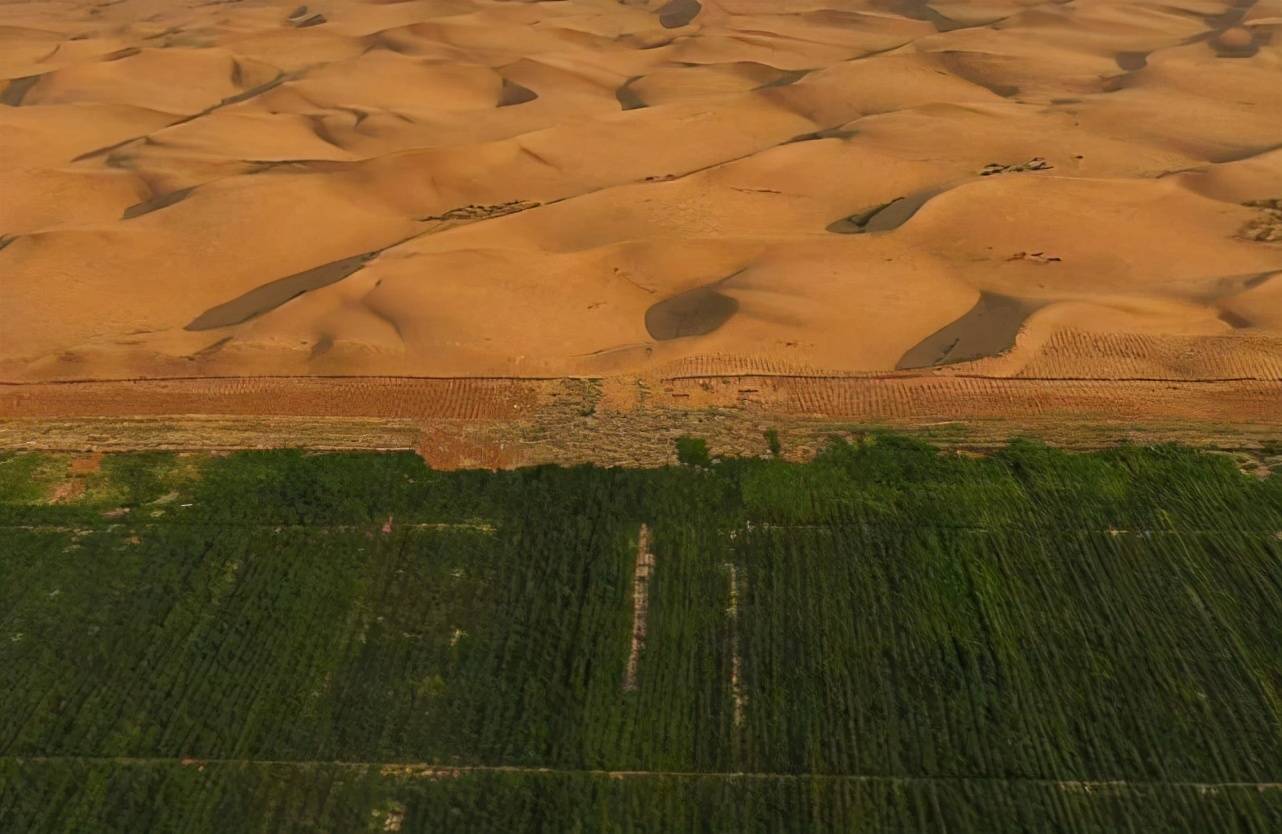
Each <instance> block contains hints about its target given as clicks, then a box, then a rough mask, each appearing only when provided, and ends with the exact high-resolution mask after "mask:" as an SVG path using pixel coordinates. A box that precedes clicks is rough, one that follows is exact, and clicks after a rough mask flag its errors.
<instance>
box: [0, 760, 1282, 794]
mask: <svg viewBox="0 0 1282 834" xmlns="http://www.w3.org/2000/svg"><path fill="white" fill-rule="evenodd" d="M0 761H5V762H12V763H14V764H16V765H19V766H20V765H24V764H57V763H61V762H100V763H108V764H116V765H122V766H128V767H157V766H161V767H164V766H170V765H183V766H188V767H206V766H215V767H218V766H230V767H245V766H252V765H256V766H262V767H298V768H309V767H315V766H317V765H323V766H327V767H344V768H357V769H361V770H367V769H379V770H382V771H385V774H386V775H401V776H422V777H425V778H439V777H450V776H454V777H457V776H460V775H463V774H467V773H532V774H567V775H570V774H573V775H582V776H604V777H608V778H613V779H652V778H653V779H666V778H679V779H761V780H783V781H801V780H809V781H816V782H821V781H823V782H889V783H893V784H912V783H932V784H943V783H948V784H966V783H975V782H983V783H989V782H1006V783H1011V784H1026V785H1030V784H1031V785H1049V786H1052V787H1056V788H1060V789H1062V790H1065V791H1074V792H1079V791H1080V792H1090V791H1095V790H1101V789H1105V790H1107V789H1123V790H1124V789H1126V788H1130V787H1168V788H1189V789H1193V790H1198V791H1202V792H1211V791H1214V790H1215V789H1217V788H1222V789H1223V788H1244V789H1250V790H1258V791H1261V792H1264V791H1269V792H1272V791H1282V782H1250V781H1225V782H1186V781H1169V780H1161V779H1045V778H1039V777H1029V776H900V775H896V774H889V773H786V772H784V773H771V772H762V771H712V770H706V771H705V770H594V769H590V768H581V769H580V768H564V767H543V766H539V765H454V764H434V763H431V762H360V761H344V760H341V759H220V758H210V759H200V758H194V757H186V758H162V757H137V756H0Z"/></svg>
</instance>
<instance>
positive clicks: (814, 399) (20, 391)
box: [0, 374, 1282, 468]
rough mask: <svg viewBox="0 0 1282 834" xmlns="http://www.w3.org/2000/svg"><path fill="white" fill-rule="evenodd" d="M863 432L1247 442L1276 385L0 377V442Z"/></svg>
mask: <svg viewBox="0 0 1282 834" xmlns="http://www.w3.org/2000/svg"><path fill="white" fill-rule="evenodd" d="M871 427H884V428H893V429H896V430H901V431H910V432H913V433H915V434H918V435H920V436H922V437H923V438H925V439H927V440H930V441H935V442H939V443H940V444H942V445H949V446H958V447H973V448H985V447H991V446H993V445H997V444H1000V443H1003V442H1005V441H1006V440H1007V439H1008V438H1010V437H1011V436H1018V435H1023V436H1035V437H1040V438H1042V439H1044V440H1046V441H1047V442H1050V443H1054V444H1057V445H1063V446H1067V447H1073V448H1098V447H1102V446H1108V445H1112V444H1115V443H1117V442H1120V441H1135V442H1165V441H1179V442H1185V443H1195V444H1199V445H1204V446H1209V447H1213V448H1225V449H1254V448H1258V446H1259V445H1260V444H1261V443H1262V442H1267V441H1273V440H1276V439H1277V438H1278V437H1279V436H1282V380H1275V379H1205V380H1198V381H1191V380H1170V379H1137V378H1133V379H1048V378H1040V379H1029V378H1023V377H1020V378H1010V377H981V376H961V375H949V374H892V375H885V376H824V377H817V376H791V375H770V374H739V375H733V376H725V375H722V376H716V375H690V376H670V377H636V378H624V379H620V378H610V379H574V378H567V379H497V378H468V379H459V378H456V379H429V378H404V377H402V378H396V377H343V378H315V377H303V378H299V377H279V378H266V377H255V378H231V379H166V380H133V381H111V382H106V381H101V382H100V381H89V382H73V383H48V382H41V383H20V384H4V385H0V449H44V450H123V449H178V450H216V449H239V448H275V447H296V448H311V449H416V450H417V451H419V452H420V453H421V454H422V455H423V456H424V457H425V458H426V459H427V461H428V462H429V463H430V464H432V465H433V466H436V467H442V468H449V467H478V466H479V467H487V468H503V467H511V466H521V465H532V464H540V463H562V464H573V463H582V462H595V463H599V464H603V465H632V466H659V465H664V464H667V463H671V462H673V460H674V453H673V443H674V441H675V439H676V438H677V437H680V436H682V435H696V436H700V437H704V438H707V440H708V442H709V446H710V448H711V449H712V451H713V452H714V453H716V454H736V455H760V454H764V453H765V452H766V442H765V439H764V437H763V432H764V431H765V430H767V429H770V428H773V429H776V430H777V431H778V432H779V435H780V439H781V441H782V445H783V448H784V452H785V455H786V456H788V457H791V458H796V459H804V458H807V457H809V456H811V455H813V453H814V452H815V451H816V450H818V449H819V448H821V447H822V446H823V445H824V444H825V443H826V442H827V440H828V438H829V437H831V436H833V435H843V434H849V433H853V432H859V431H866V430H867V429H869V428H871Z"/></svg>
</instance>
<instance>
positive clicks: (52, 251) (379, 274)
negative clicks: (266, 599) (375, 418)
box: [0, 0, 1282, 380]
mask: <svg viewBox="0 0 1282 834" xmlns="http://www.w3.org/2000/svg"><path fill="white" fill-rule="evenodd" d="M0 78H3V79H8V80H7V81H6V82H0V102H2V103H0V247H2V248H0V379H7V380H29V379H58V378H76V379H79V378H114V377H157V376H176V375H184V376H189V375H206V374H208V375H234V374H291V375H293V374H412V375H530V376H537V375H545V376H561V375H581V374H591V375H595V374H611V373H637V372H643V371H646V370H649V369H654V368H673V367H681V366H682V365H683V364H684V365H685V366H689V367H696V366H697V367H698V368H700V369H703V370H704V371H708V370H711V371H716V370H717V369H724V370H726V371H727V372H729V371H735V370H744V369H755V370H767V371H779V372H802V373H806V372H810V371H815V370H824V371H840V372H886V371H894V370H895V369H921V368H929V367H935V366H941V367H946V371H944V372H954V371H964V372H972V371H973V372H975V373H985V374H994V375H1010V374H1026V375H1046V376H1060V377H1062V376H1082V377H1108V376H1110V375H1114V376H1115V375H1125V374H1133V375H1136V376H1172V375H1173V376H1177V377H1179V376H1183V377H1189V378H1209V377H1237V376H1248V377H1264V378H1278V376H1279V369H1280V368H1282V0H1258V2H1254V3H1252V2H1226V0H1171V1H1170V2H1157V1H1156V0H1153V1H1150V0H1072V1H1071V2H1037V0H991V2H988V1H986V0H973V2H957V1H956V0H955V1H954V2H945V0H939V2H933V3H925V2H915V1H914V0H848V1H847V2H839V0H814V2H789V1H788V0H769V2H767V0H726V2H716V0H699V2H695V0H673V1H672V2H668V3H666V5H665V4H660V3H657V2H650V3H644V2H635V1H634V2H623V3H621V2H614V0H561V2H534V3H519V2H475V1H474V0H424V1H423V2H419V1H417V0H410V2H399V3H388V2H350V1H349V0H324V1H323V2H309V3H308V5H307V6H306V7H301V6H296V5H293V4H288V3H287V4H278V3H265V2H255V0H243V2H235V0H215V2H204V3H190V2H185V3H183V2H179V3H175V2H172V0H164V2H161V0H115V2H101V3H96V4H90V3H78V2H65V3H62V2H47V0H37V1H36V2H21V3H13V2H0ZM959 363H960V364H959Z"/></svg>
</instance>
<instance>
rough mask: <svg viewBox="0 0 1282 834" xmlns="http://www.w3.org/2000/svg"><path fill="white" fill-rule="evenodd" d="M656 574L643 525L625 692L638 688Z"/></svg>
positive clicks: (635, 574)
mask: <svg viewBox="0 0 1282 834" xmlns="http://www.w3.org/2000/svg"><path fill="white" fill-rule="evenodd" d="M653 572H654V552H653V551H652V550H651V549H650V528H649V527H647V526H646V525H644V524H642V525H641V530H640V532H638V533H637V562H636V568H635V569H634V572H633V574H632V648H631V650H630V651H629V653H628V669H627V672H626V673H625V675H624V678H623V689H624V691H625V692H631V691H634V690H635V689H636V688H637V666H638V665H639V664H640V662H641V649H643V648H644V647H645V630H646V617H647V615H648V614H649V611H650V575H651V574H652V573H653Z"/></svg>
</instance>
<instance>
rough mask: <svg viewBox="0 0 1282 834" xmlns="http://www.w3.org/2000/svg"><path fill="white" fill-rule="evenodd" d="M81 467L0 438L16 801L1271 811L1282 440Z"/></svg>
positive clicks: (939, 819)
mask: <svg viewBox="0 0 1282 834" xmlns="http://www.w3.org/2000/svg"><path fill="white" fill-rule="evenodd" d="M71 458H72V456H69V455H41V454H34V453H32V454H12V455H8V456H0V542H2V543H0V831H3V832H9V831H14V832H24V834H25V832H32V833H33V834H34V832H99V831H103V832H131V834H133V833H136V832H150V831H157V832H171V831H172V832H197V833H198V834H203V833H204V832H210V834H213V833H214V832H218V834H223V832H241V831H246V832H249V831H253V832H264V834H266V833H267V832H271V833H272V834H276V833H277V832H325V833H326V834H332V833H333V832H363V831H368V832H382V831H396V830H399V831H404V832H433V834H435V833H436V832H455V831H458V832H525V831H538V832H570V831H583V832H589V831H629V832H642V831H644V832H687V831H689V832H696V831H698V832H757V831H760V832H775V831H787V832H805V831H842V832H861V833H866V834H872V832H903V834H910V833H911V834H927V833H928V832H952V833H953V834H1005V833H1006V832H1038V834H1041V832H1046V833H1047V834H1050V832H1100V834H1103V833H1104V832H1135V834H1150V832H1184V831H1187V832H1260V834H1276V832H1279V831H1282V784H1279V783H1282V473H1280V474H1274V475H1272V476H1270V477H1267V478H1261V477H1257V476H1255V475H1248V474H1243V473H1242V472H1240V471H1239V470H1238V469H1237V467H1236V466H1235V463H1234V461H1233V460H1231V459H1230V458H1228V457H1225V456H1221V455H1213V454H1209V453H1198V452H1195V451H1192V450H1188V449H1181V448H1175V447H1159V448H1119V449H1115V450H1111V451H1107V452H1099V453H1093V454H1068V453H1063V452H1057V451H1054V450H1050V449H1047V448H1044V447H1041V446H1037V445H1034V444H1030V443H1015V444H1012V445H1011V446H1010V447H1008V448H1007V449H1005V450H1004V451H1001V452H999V453H995V454H992V455H989V456H987V457H982V458H977V457H972V456H962V455H957V454H951V453H940V452H938V451H936V450H935V449H933V448H931V447H927V446H923V445H918V444H916V443H914V442H911V441H908V440H905V439H902V438H896V437H892V436H881V435H875V436H869V437H867V438H865V439H864V440H863V441H861V442H859V443H856V444H854V445H848V444H837V445H835V446H833V447H832V448H831V449H830V450H829V451H828V452H826V453H825V454H823V455H822V456H821V457H820V458H819V459H818V460H816V461H815V462H813V463H809V464H804V465H802V464H792V463H785V462H783V461H777V460H754V461H717V462H714V463H712V464H710V465H707V466H681V467H673V468H669V469H664V470H647V471H634V470H607V469H598V468H591V467H581V468H573V469H562V468H553V467H547V468H535V469H525V470H518V471H514V472H499V473H487V472H460V473H445V472H433V471H430V470H428V469H427V468H425V466H424V465H423V463H422V461H421V460H420V459H419V458H417V457H415V456H413V455H409V454H373V453H371V454H314V455H309V454H303V453H299V452H245V453H236V454H230V455H224V456H200V455H171V454H125V455H109V456H107V457H105V458H103V459H102V460H101V462H100V467H98V468H95V466H94V465H92V464H90V465H86V464H84V463H83V462H80V463H75V464H74V465H73V461H72V460H71ZM643 525H644V527H645V529H646V530H647V531H648V534H647V538H648V542H649V546H648V552H649V553H650V554H652V557H653V568H652V572H650V573H649V574H647V576H648V580H646V579H645V578H643V579H642V580H641V582H640V584H638V580H637V578H636V573H637V571H636V567H637V563H638V541H639V537H640V536H641V531H642V526H643ZM637 588H641V589H642V591H643V597H644V604H640V600H638V599H634V594H635V589H637ZM638 621H639V622H640V623H641V624H642V625H643V629H642V632H643V634H642V635H641V636H640V637H638V638H637V640H638V642H637V652H636V655H635V656H636V665H635V667H634V668H632V669H630V668H629V663H630V656H631V655H632V654H633V641H634V626H635V625H636V624H637V623H638Z"/></svg>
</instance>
